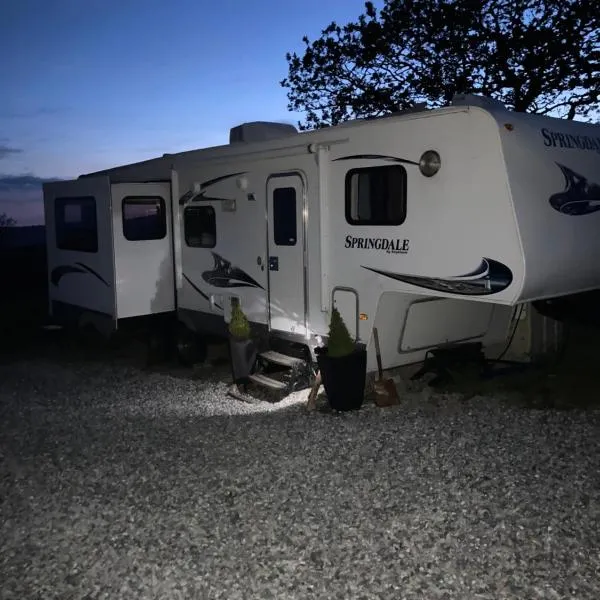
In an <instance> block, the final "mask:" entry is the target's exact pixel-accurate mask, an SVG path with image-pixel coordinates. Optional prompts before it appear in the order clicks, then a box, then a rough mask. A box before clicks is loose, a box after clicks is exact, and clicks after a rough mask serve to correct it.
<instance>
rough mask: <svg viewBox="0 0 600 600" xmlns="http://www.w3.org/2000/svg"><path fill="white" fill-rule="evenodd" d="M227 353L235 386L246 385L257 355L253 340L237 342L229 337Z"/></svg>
mask: <svg viewBox="0 0 600 600" xmlns="http://www.w3.org/2000/svg"><path fill="white" fill-rule="evenodd" d="M229 352H230V355H231V371H232V375H233V381H234V382H235V383H237V384H239V383H244V384H245V383H248V376H249V375H250V374H251V373H252V372H253V371H254V365H255V364H256V357H257V354H258V352H257V350H256V344H255V343H254V340H252V339H249V340H238V339H236V338H233V337H230V338H229Z"/></svg>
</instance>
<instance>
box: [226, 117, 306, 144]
mask: <svg viewBox="0 0 600 600" xmlns="http://www.w3.org/2000/svg"><path fill="white" fill-rule="evenodd" d="M297 133H298V130H297V129H296V128H295V127H294V126H293V125H288V124H287V123H271V122H269V121H253V122H252V123H242V124H241V125H238V126H237V127H232V128H231V129H230V130H229V143H230V144H234V143H236V142H264V141H266V140H275V139H278V138H282V137H287V136H290V135H295V134H297Z"/></svg>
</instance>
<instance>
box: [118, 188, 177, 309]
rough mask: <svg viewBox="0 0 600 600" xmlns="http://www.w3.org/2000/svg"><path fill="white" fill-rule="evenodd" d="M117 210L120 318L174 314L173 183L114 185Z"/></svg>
mask: <svg viewBox="0 0 600 600" xmlns="http://www.w3.org/2000/svg"><path fill="white" fill-rule="evenodd" d="M112 205H113V215H112V218H113V238H114V246H115V273H116V289H117V317H118V318H119V319H123V318H128V317H138V316H143V315H151V314H158V313H164V312H169V311H172V310H174V309H175V280H174V270H173V230H172V224H171V220H172V219H171V185H170V183H119V184H114V185H113V186H112ZM124 210H125V211H126V212H125V213H124ZM136 221H140V224H136V223H135V222H136ZM157 223H158V224H160V225H157ZM129 230H130V231H129ZM128 237H129V239H128ZM148 238H151V239H148Z"/></svg>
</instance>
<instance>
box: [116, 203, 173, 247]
mask: <svg viewBox="0 0 600 600" xmlns="http://www.w3.org/2000/svg"><path fill="white" fill-rule="evenodd" d="M166 212H167V211H166V208H165V201H164V200H163V198H160V197H158V196H156V197H151V198H148V197H144V198H141V197H137V196H127V197H126V198H123V235H124V236H125V239H127V240H129V241H130V242H138V241H142V240H162V239H163V238H164V237H165V236H166V235H167V214H166Z"/></svg>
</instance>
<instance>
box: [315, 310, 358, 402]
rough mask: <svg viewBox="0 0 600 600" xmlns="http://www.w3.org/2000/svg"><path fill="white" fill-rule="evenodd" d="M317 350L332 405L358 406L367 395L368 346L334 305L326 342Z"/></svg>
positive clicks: (326, 391)
mask: <svg viewBox="0 0 600 600" xmlns="http://www.w3.org/2000/svg"><path fill="white" fill-rule="evenodd" d="M315 353H316V355H317V364H318V366H319V371H320V373H321V379H322V382H323V387H324V388H325V393H326V394H327V399H328V400H329V404H330V406H331V408H333V409H334V410H340V411H346V410H357V409H359V408H360V407H361V406H362V403H363V400H364V395H365V383H366V373H367V350H366V348H365V347H364V345H358V344H357V343H356V342H355V341H353V340H352V338H351V337H350V333H349V332H348V329H347V327H346V324H345V323H344V321H343V319H342V316H341V315H340V313H339V311H338V310H337V309H336V308H335V307H334V308H333V309H332V311H331V320H330V322H329V338H328V341H327V346H325V347H322V348H317V350H316V351H315Z"/></svg>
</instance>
